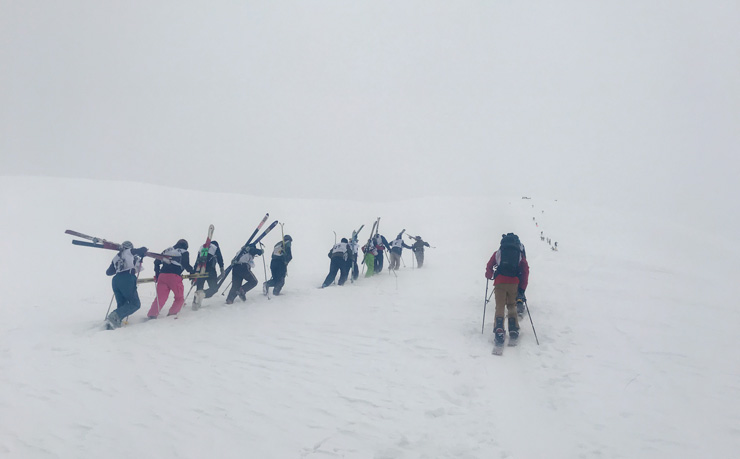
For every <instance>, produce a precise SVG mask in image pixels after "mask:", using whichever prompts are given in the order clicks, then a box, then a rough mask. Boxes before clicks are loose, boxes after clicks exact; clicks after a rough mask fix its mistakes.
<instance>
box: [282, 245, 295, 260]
mask: <svg viewBox="0 0 740 459" xmlns="http://www.w3.org/2000/svg"><path fill="white" fill-rule="evenodd" d="M290 245H291V244H290V242H288V243H286V244H285V253H284V256H285V264H286V265H287V264H288V263H290V260H292V259H293V250H292V249H291V248H290Z"/></svg>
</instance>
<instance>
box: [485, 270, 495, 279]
mask: <svg viewBox="0 0 740 459" xmlns="http://www.w3.org/2000/svg"><path fill="white" fill-rule="evenodd" d="M486 279H489V280H493V271H486Z"/></svg>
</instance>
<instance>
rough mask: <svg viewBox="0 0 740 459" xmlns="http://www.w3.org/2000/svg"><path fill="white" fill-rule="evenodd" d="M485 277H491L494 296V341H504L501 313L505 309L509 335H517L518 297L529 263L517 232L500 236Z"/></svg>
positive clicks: (524, 282)
mask: <svg viewBox="0 0 740 459" xmlns="http://www.w3.org/2000/svg"><path fill="white" fill-rule="evenodd" d="M486 278H487V279H493V294H494V297H495V300H496V313H495V325H494V333H495V334H496V337H495V339H496V344H497V345H502V344H503V343H504V338H505V335H504V317H505V315H506V312H505V311H508V317H509V321H508V322H509V324H508V326H509V337H510V338H511V339H512V340H516V339H518V338H519V320H518V317H517V297H518V296H520V295H521V297H524V291H525V290H526V289H527V284H528V282H529V264H528V263H527V253H526V250H525V249H524V245H523V244H522V243H521V241H519V236H517V235H516V234H514V233H508V234H504V235H502V236H501V245H500V247H499V249H498V250H497V251H495V252H494V253H493V255H492V256H491V259H490V260H488V264H486Z"/></svg>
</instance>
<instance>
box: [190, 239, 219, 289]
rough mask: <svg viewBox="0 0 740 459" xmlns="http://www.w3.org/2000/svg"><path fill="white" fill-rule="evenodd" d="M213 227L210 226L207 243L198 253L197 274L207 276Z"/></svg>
mask: <svg viewBox="0 0 740 459" xmlns="http://www.w3.org/2000/svg"><path fill="white" fill-rule="evenodd" d="M213 230H214V227H213V225H210V226H209V227H208V237H207V238H206V243H205V244H203V246H202V247H201V248H200V250H199V251H198V259H197V262H196V265H195V272H196V273H198V274H200V275H202V276H205V274H206V262H207V261H208V249H210V248H211V238H212V237H213ZM193 284H195V280H193Z"/></svg>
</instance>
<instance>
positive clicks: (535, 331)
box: [524, 301, 540, 346]
mask: <svg viewBox="0 0 740 459" xmlns="http://www.w3.org/2000/svg"><path fill="white" fill-rule="evenodd" d="M524 307H525V308H527V315H528V316H529V323H530V324H532V331H533V332H534V339H535V340H536V341H537V345H538V346H539V345H540V340H539V339H538V338H537V330H535V329H534V322H532V314H530V313H529V305H528V304H527V302H526V301H525V302H524Z"/></svg>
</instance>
